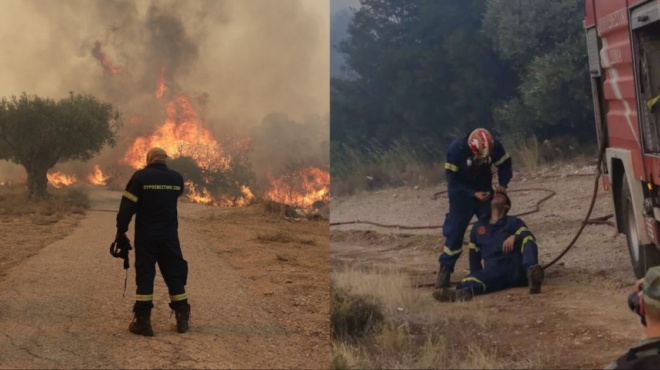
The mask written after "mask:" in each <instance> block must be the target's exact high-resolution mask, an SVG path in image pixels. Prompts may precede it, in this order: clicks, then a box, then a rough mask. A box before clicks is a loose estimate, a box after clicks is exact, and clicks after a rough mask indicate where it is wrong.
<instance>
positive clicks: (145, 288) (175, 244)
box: [133, 235, 188, 312]
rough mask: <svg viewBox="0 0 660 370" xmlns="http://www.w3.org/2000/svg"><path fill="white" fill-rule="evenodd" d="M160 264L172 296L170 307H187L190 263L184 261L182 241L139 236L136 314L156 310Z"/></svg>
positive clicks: (137, 246)
mask: <svg viewBox="0 0 660 370" xmlns="http://www.w3.org/2000/svg"><path fill="white" fill-rule="evenodd" d="M156 263H157V264H158V268H159V269H160V273H161V275H163V279H165V284H167V288H168V290H169V293H170V301H171V303H170V307H172V308H173V309H174V308H175V307H176V306H179V305H187V304H188V300H187V296H186V289H185V286H186V281H187V279H188V262H186V260H184V259H183V254H182V253H181V246H180V244H179V239H178V238H167V239H160V240H150V239H142V238H140V237H139V236H138V235H136V236H135V283H136V285H137V292H136V298H135V306H134V308H133V311H136V312H137V311H140V310H150V309H151V308H153V293H154V279H155V278H156Z"/></svg>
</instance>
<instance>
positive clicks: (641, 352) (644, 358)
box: [605, 338, 660, 370]
mask: <svg viewBox="0 0 660 370" xmlns="http://www.w3.org/2000/svg"><path fill="white" fill-rule="evenodd" d="M605 369H606V370H613V369H617V370H620V369H660V338H649V339H646V340H643V341H641V342H640V344H639V345H637V346H635V347H633V348H631V349H630V350H628V352H627V353H626V354H625V355H623V356H621V357H619V358H618V359H617V360H616V361H614V362H612V363H610V364H609V365H607V366H606V367H605Z"/></svg>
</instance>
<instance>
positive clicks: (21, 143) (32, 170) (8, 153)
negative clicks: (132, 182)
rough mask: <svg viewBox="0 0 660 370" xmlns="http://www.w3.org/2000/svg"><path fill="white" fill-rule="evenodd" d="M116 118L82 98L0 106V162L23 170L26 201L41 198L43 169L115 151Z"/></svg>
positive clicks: (23, 99)
mask: <svg viewBox="0 0 660 370" xmlns="http://www.w3.org/2000/svg"><path fill="white" fill-rule="evenodd" d="M121 124H122V120H121V114H120V113H119V111H118V110H117V109H115V108H114V107H113V106H112V105H111V104H108V103H105V102H102V101H99V100H98V99H97V98H95V97H94V96H91V95H87V94H74V93H70V95H69V96H68V97H66V98H63V99H60V100H57V101H56V100H54V99H51V98H42V97H39V96H36V95H27V94H25V93H23V94H22V95H21V96H18V97H16V96H12V97H10V98H2V100H0V159H5V160H9V161H12V162H14V163H17V164H20V165H22V166H23V167H24V168H25V171H26V173H27V183H28V192H29V196H30V198H34V199H40V198H43V197H44V196H46V185H47V177H46V173H47V171H48V169H50V168H52V167H53V166H55V164H57V163H58V162H65V161H70V160H83V161H86V160H89V159H91V158H92V157H93V156H95V155H96V154H98V153H99V152H100V150H101V148H103V146H104V145H110V146H114V145H115V144H116V141H115V137H116V133H117V130H118V129H119V128H120V127H121Z"/></svg>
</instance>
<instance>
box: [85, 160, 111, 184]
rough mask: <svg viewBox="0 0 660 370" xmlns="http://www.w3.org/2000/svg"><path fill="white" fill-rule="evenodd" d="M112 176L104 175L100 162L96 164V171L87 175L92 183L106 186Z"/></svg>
mask: <svg viewBox="0 0 660 370" xmlns="http://www.w3.org/2000/svg"><path fill="white" fill-rule="evenodd" d="M109 178H110V176H104V175H103V171H101V168H100V167H99V165H98V164H95V165H94V173H90V174H89V175H87V181H89V183H90V184H92V185H99V186H105V185H106V184H107V182H108V179H109Z"/></svg>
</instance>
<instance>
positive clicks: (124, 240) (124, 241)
mask: <svg viewBox="0 0 660 370" xmlns="http://www.w3.org/2000/svg"><path fill="white" fill-rule="evenodd" d="M131 249H133V247H131V241H130V240H129V239H128V237H127V236H126V234H117V236H116V237H115V241H114V242H113V243H112V245H110V254H111V255H112V256H113V257H116V258H121V259H123V260H124V268H128V251H130V250H131Z"/></svg>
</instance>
